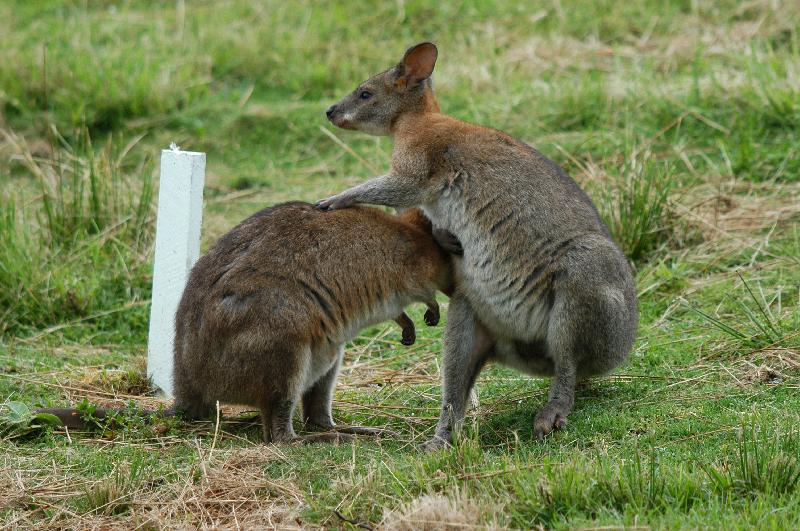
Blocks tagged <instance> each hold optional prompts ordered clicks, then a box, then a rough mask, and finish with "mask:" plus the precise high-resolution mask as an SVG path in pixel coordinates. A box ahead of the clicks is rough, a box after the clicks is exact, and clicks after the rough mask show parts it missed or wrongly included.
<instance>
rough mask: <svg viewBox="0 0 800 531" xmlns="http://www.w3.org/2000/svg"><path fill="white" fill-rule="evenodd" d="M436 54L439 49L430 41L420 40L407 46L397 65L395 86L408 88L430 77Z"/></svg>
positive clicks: (437, 54)
mask: <svg viewBox="0 0 800 531" xmlns="http://www.w3.org/2000/svg"><path fill="white" fill-rule="evenodd" d="M438 56H439V50H437V49H436V45H435V44H433V43H432V42H422V43H420V44H417V45H416V46H412V47H411V48H409V49H408V50H407V51H406V54H405V55H404V56H403V60H402V61H400V64H398V65H397V69H396V72H397V80H396V81H395V86H396V87H397V88H398V89H405V88H406V87H409V88H410V87H413V86H415V85H417V84H418V83H419V82H421V81H424V80H426V79H428V78H429V77H431V74H432V73H433V67H434V66H436V58H437V57H438Z"/></svg>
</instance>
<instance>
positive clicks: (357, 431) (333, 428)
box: [306, 422, 400, 437]
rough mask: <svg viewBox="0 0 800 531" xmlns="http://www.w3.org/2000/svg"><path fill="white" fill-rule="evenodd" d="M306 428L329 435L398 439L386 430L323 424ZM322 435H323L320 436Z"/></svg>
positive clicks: (395, 433) (310, 423)
mask: <svg viewBox="0 0 800 531" xmlns="http://www.w3.org/2000/svg"><path fill="white" fill-rule="evenodd" d="M306 428H307V429H310V430H320V431H325V432H328V433H330V434H335V433H339V434H345V433H349V434H353V435H369V436H372V437H400V434H399V433H397V432H395V431H392V430H387V429H386V428H367V427H364V426H342V425H339V424H333V423H331V424H323V423H317V422H308V423H307V424H306ZM321 435H324V434H321Z"/></svg>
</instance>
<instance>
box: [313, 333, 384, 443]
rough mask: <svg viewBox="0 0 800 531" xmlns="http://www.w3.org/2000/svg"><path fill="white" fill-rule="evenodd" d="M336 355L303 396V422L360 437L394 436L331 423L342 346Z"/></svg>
mask: <svg viewBox="0 0 800 531" xmlns="http://www.w3.org/2000/svg"><path fill="white" fill-rule="evenodd" d="M336 349H337V355H336V361H335V362H334V364H333V366H331V368H330V369H329V370H328V372H326V373H325V375H323V376H322V378H320V379H319V380H318V381H317V382H316V383H315V384H314V385H313V386H312V387H311V388H310V389H309V390H308V391H306V392H305V394H303V421H304V422H305V424H306V426H307V427H308V428H311V429H317V430H324V431H334V432H337V433H353V434H360V435H396V434H395V433H393V432H391V431H389V430H383V429H380V428H365V427H361V426H338V425H336V423H335V422H333V416H332V414H331V402H332V401H333V389H334V387H336V379H337V377H338V376H339V368H340V367H341V365H342V358H343V357H344V345H339V346H337V347H336Z"/></svg>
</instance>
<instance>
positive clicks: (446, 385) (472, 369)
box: [422, 293, 495, 451]
mask: <svg viewBox="0 0 800 531" xmlns="http://www.w3.org/2000/svg"><path fill="white" fill-rule="evenodd" d="M444 333H445V335H444V353H443V357H442V365H443V366H442V408H441V412H440V414H439V422H438V423H437V425H436V434H435V435H434V437H433V438H432V439H431V440H429V441H427V442H426V443H424V444H423V447H422V448H423V449H424V450H426V451H433V450H437V449H439V448H441V447H443V446H446V445H448V444H450V442H451V440H452V437H453V430H455V429H456V428H457V427H458V426H459V425H460V424H461V422H462V421H463V420H464V415H465V414H466V409H467V405H468V401H469V399H470V391H471V390H472V386H473V385H474V384H475V379H476V378H477V377H478V374H479V373H480V372H481V369H483V366H484V365H485V364H486V361H487V360H488V359H489V358H490V357H491V356H492V355H493V352H494V346H495V341H494V338H493V337H491V336H490V334H489V333H488V332H487V331H486V329H485V328H484V327H483V325H482V324H481V323H480V322H479V321H478V319H477V318H476V316H475V314H474V313H473V311H472V308H470V306H469V303H468V302H467V300H466V298H465V297H463V296H462V295H461V294H459V293H456V294H454V296H453V297H452V298H451V299H450V309H449V311H448V315H447V324H446V325H445V332H444Z"/></svg>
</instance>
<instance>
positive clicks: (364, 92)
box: [358, 90, 372, 100]
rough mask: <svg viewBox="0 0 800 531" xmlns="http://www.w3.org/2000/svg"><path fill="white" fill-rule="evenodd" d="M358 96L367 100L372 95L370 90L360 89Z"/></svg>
mask: <svg viewBox="0 0 800 531" xmlns="http://www.w3.org/2000/svg"><path fill="white" fill-rule="evenodd" d="M358 97H359V98H361V99H362V100H368V99H370V98H371V97H372V92H370V91H368V90H362V91H361V92H360V93H359V95H358Z"/></svg>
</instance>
